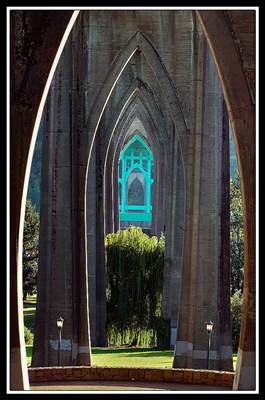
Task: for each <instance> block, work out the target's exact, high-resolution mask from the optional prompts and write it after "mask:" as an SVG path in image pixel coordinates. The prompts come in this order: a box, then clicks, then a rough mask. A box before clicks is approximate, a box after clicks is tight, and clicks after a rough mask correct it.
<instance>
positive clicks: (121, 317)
mask: <svg viewBox="0 0 265 400" xmlns="http://www.w3.org/2000/svg"><path fill="white" fill-rule="evenodd" d="M105 246H106V253H107V332H108V339H109V344H119V345H122V344H126V343H127V344H129V343H130V345H151V346H153V345H154V344H155V337H156V336H157V335H158V336H159V334H157V331H158V330H159V327H160V326H161V324H163V322H162V323H161V299H162V282H163V267H164V248H165V238H164V236H163V234H162V235H161V237H160V238H157V237H156V236H152V237H149V236H148V235H146V234H145V233H143V231H142V229H141V228H139V227H134V226H131V227H129V228H128V229H126V230H120V231H118V232H117V233H112V234H109V235H107V236H106V238H105ZM165 324H166V322H165ZM163 328H164V326H163Z"/></svg>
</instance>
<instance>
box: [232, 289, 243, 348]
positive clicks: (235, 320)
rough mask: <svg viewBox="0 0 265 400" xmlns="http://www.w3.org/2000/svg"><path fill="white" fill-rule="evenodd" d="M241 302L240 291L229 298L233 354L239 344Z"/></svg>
mask: <svg viewBox="0 0 265 400" xmlns="http://www.w3.org/2000/svg"><path fill="white" fill-rule="evenodd" d="M242 300H243V296H242V293H241V291H240V290H238V291H236V292H235V293H234V294H233V295H232V296H231V314H232V344H233V351H234V352H236V351H237V350H238V344H239V336H240V324H241V315H242Z"/></svg>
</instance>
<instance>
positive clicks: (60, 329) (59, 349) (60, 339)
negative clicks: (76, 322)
mask: <svg viewBox="0 0 265 400" xmlns="http://www.w3.org/2000/svg"><path fill="white" fill-rule="evenodd" d="M56 322H57V328H58V333H59V340H58V366H60V365H61V341H62V329H63V322H64V319H63V318H62V317H59V318H58V319H57V321H56Z"/></svg>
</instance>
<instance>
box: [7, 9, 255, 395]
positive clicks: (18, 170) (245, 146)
mask: <svg viewBox="0 0 265 400" xmlns="http://www.w3.org/2000/svg"><path fill="white" fill-rule="evenodd" d="M22 13H23V14H24V15H27V16H29V15H30V13H32V12H31V11H23V12H22ZM38 13H39V14H44V12H43V11H40V12H38ZM45 13H47V12H46V11H45ZM70 13H71V12H68V11H62V12H58V11H56V12H55V13H54V12H52V13H50V15H51V18H58V19H57V22H54V23H52V24H51V25H50V26H49V24H48V29H47V30H45V33H44V37H45V38H48V41H47V43H49V49H50V51H51V52H50V53H49V51H48V49H47V47H45V46H44V48H43V47H42V46H41V45H39V44H38V46H37V51H39V52H40V56H39V57H37V63H36V64H34V65H32V63H31V60H32V58H31V57H29V56H28V55H27V54H26V55H25V58H24V61H23V62H24V63H25V65H26V66H27V74H26V75H27V76H28V77H29V76H30V75H31V73H32V71H35V72H36V73H37V74H40V75H39V76H43V78H44V81H45V80H46V77H47V71H49V65H50V64H49V63H50V62H51V61H52V59H53V57H54V54H55V52H56V50H57V48H58V46H57V44H56V43H55V42H56V40H57V33H58V31H57V29H58V30H59V31H60V29H61V31H60V32H62V31H63V29H64V27H66V25H67V22H66V20H67V19H68V18H69V15H70ZM244 13H245V14H244V15H245V17H246V19H247V18H248V16H249V11H244ZM198 14H199V15H200V16H202V15H203V14H204V16H203V26H204V31H205V33H206V37H207V40H208V41H209V43H210V45H211V50H212V51H213V53H214V58H215V61H216V65H217V68H218V71H219V73H220V75H221V82H222V86H223V88H224V90H225V97H226V102H227V104H229V110H228V111H229V116H230V118H231V119H232V120H233V127H234V132H235V136H236V138H237V140H238V139H240V136H241V139H240V140H239V142H238V144H237V146H238V152H239V156H240V158H241V164H242V165H241V173H242V180H243V194H244V207H245V217H246V218H245V227H246V229H247V235H246V242H247V246H246V257H245V262H246V268H245V278H246V282H247V289H246V290H245V292H244V313H243V316H244V321H245V320H246V321H248V322H244V323H243V329H242V335H241V347H242V348H243V347H244V349H245V350H246V349H248V348H249V349H253V348H254V347H253V346H254V345H255V330H254V329H253V327H254V328H255V324H254V325H253V321H255V316H254V317H253V312H252V311H251V313H249V312H248V310H253V309H255V307H254V308H253V305H254V304H255V302H254V299H255V292H253V289H255V279H254V278H255V226H254V225H255V218H254V215H255V213H254V211H255V195H254V194H255V127H254V123H253V121H254V116H255V114H254V113H255V109H254V107H250V108H249V109H246V107H238V105H239V104H242V103H241V102H243V104H244V102H248V101H249V100H248V95H247V94H246V93H245V92H244V90H243V91H242V88H243V87H244V74H243V75H242V73H241V72H242V69H241V66H240V65H239V63H238V61H237V59H236V58H235V57H234V43H235V42H236V41H237V35H240V34H241V33H242V30H241V28H240V24H239V25H238V29H236V32H234V33H233V35H232V34H231V32H230V31H229V30H228V29H227V26H226V21H225V20H224V18H223V15H222V12H216V11H199V12H198ZM236 14H237V15H236ZM36 15H37V12H36V11H34V18H33V19H34V22H36V21H37V19H36ZM231 16H232V17H233V18H234V17H236V18H237V21H240V16H238V13H236V12H234V11H230V17H231ZM206 17H207V18H206ZM64 18H66V19H64ZM33 19H32V20H31V19H30V18H28V20H27V24H28V27H30V29H31V27H32V26H33V25H34V22H33ZM14 21H15V20H14ZM41 21H42V22H43V23H45V24H46V23H47V20H45V19H43V15H42V16H41ZM15 24H16V22H15ZM220 24H221V28H220ZM37 25H38V28H39V27H40V26H41V24H38V23H37ZM46 26H47V25H46ZM247 26H253V23H251V22H249V23H248V22H247ZM223 27H224V28H225V29H223ZM220 37H222V38H223V40H222V41H220ZM245 37H247V35H246V36H245ZM18 38H19V35H18V34H17V32H15V33H14V35H13V36H12V42H11V46H13V45H14V43H18V44H19V45H20V44H21V42H19V40H18ZM26 38H27V35H26ZM250 47H251V43H247V44H246V43H245V49H247V52H246V53H249V51H248V50H250V51H251V48H250ZM28 48H29V47H28ZM41 54H43V56H44V58H41ZM16 57H17V54H16ZM228 59H229V60H230V62H229V63H227V60H228ZM14 60H15V59H13V61H14ZM16 60H18V58H17V59H16ZM243 61H244V54H243ZM254 63H255V60H254ZM254 63H253V64H254ZM13 66H14V68H12V71H13V73H14V74H12V76H11V79H12V81H13V82H14V81H15V78H17V77H18V76H20V73H18V70H19V69H20V67H19V66H18V64H17V63H16V62H15V61H14V63H13ZM22 75H23V74H22ZM26 75H24V76H26ZM249 79H250V81H251V84H252V85H253V82H254V81H255V76H254V75H253V74H252V75H250V78H249ZM25 80H28V81H29V82H30V86H28V88H29V89H30V93H27V92H24V94H23V96H22V97H24V100H25V101H26V103H27V104H28V103H29V102H32V107H29V108H26V109H25V107H24V106H23V101H21V97H20V96H17V97H12V96H11V100H12V116H13V122H16V124H20V125H19V126H17V125H16V126H17V128H18V129H14V128H15V125H14V123H13V124H12V126H11V134H12V140H13V143H15V144H14V146H13V145H12V146H11V182H12V186H11V191H12V196H11V215H12V221H13V222H12V224H11V227H12V229H11V231H12V232H13V235H12V237H11V239H12V240H11V261H12V260H13V261H12V262H11V267H12V268H13V269H12V268H11V274H10V276H11V316H12V320H11V322H12V321H14V322H12V329H11V331H12V332H13V334H14V336H13V338H15V337H18V333H19V332H21V338H22V337H23V329H22V324H20V325H19V324H18V323H17V322H16V321H17V316H18V306H19V304H20V303H18V301H17V300H18V295H19V293H18V292H19V291H17V284H16V282H17V279H18V287H20V286H21V284H20V278H21V275H22V273H21V267H20V268H19V257H18V254H19V252H21V246H17V243H18V242H19V241H18V238H19V234H18V232H19V228H18V227H19V224H20V210H21V198H22V197H21V193H22V189H23V182H24V176H25V163H26V159H27V154H28V149H29V143H30V140H31V135H32V126H33V125H32V124H33V122H34V120H35V116H36V111H37V108H38V104H39V101H38V100H36V101H35V99H36V97H35V96H37V98H39V99H40V97H41V95H42V91H43V86H42V85H40V82H41V80H40V79H28V78H25ZM254 86H255V85H253V87H254ZM237 96H238V97H237ZM238 100H239V102H238ZM22 116H24V117H25V118H21V117H22ZM22 130H23V135H20V136H18V134H17V132H22ZM18 138H21V139H22V138H23V142H21V143H18ZM244 158H245V160H246V162H242V160H243V161H244ZM23 165H24V167H23ZM12 198H13V201H12ZM22 208H23V207H22ZM22 214H23V211H22ZM249 300H250V301H249ZM21 316H22V306H21V305H20V317H21ZM249 318H250V319H249ZM20 321H22V318H20ZM249 321H250V322H249ZM251 324H252V325H251ZM15 342H16V343H15ZM12 343H13V345H12ZM11 346H14V347H13V348H17V351H18V354H19V355H21V341H19V340H17V341H16V340H12V341H11ZM22 347H23V344H22ZM253 354H254V353H253ZM252 359H253V360H255V357H254V358H253V357H252ZM20 360H21V363H22V364H23V362H24V364H25V359H23V354H22V358H20ZM21 363H20V361H19V362H17V361H16V366H18V365H22V364H21ZM254 363H255V361H254ZM253 365H254V366H253V367H252V368H254V369H255V364H253ZM240 367H241V364H240V363H238V374H239V375H240ZM20 371H21V370H20ZM11 372H12V371H11ZM19 374H20V372H16V371H15V370H13V377H12V379H13V387H16V388H23V386H24V383H23V380H21V379H20V378H19ZM11 376H12V373H11ZM21 376H22V375H21ZM237 383H238V386H237V388H238V387H240V385H241V384H242V383H243V382H242V381H241V380H237ZM14 385H16V386H14Z"/></svg>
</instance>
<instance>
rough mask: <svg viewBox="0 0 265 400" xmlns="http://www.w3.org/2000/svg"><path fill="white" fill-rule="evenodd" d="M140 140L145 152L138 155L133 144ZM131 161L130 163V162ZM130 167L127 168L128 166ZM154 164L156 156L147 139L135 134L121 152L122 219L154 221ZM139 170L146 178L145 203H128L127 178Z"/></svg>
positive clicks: (120, 209)
mask: <svg viewBox="0 0 265 400" xmlns="http://www.w3.org/2000/svg"><path fill="white" fill-rule="evenodd" d="M135 142H139V143H140V145H141V147H143V148H144V150H145V151H144V152H141V154H139V155H137V154H135V152H134V151H133V146H132V145H133V144H134V143H135ZM130 148H131V149H130ZM128 161H130V163H128ZM128 165H129V167H128V169H127V170H126V168H127V166H128ZM153 165H154V157H153V153H152V151H151V149H150V148H149V146H148V145H147V144H146V143H145V141H144V140H143V139H142V138H141V137H140V136H139V135H138V134H135V135H134V136H133V137H132V138H131V139H130V140H129V141H128V143H127V144H126V145H125V146H124V148H123V149H122V151H121V153H120V158H119V168H120V169H121V174H120V176H121V177H120V178H119V183H120V189H119V190H120V197H119V198H120V208H119V211H120V221H127V222H136V221H147V222H152V198H151V193H152V192H151V186H152V184H153V182H154V180H153V179H152V168H153ZM134 170H138V171H140V172H141V173H142V174H143V177H144V179H145V189H146V190H145V203H144V204H142V205H139V204H138V205H136V204H135V205H134V204H128V202H127V195H126V187H127V180H128V178H129V176H130V174H131V173H132V172H133V171H134Z"/></svg>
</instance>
